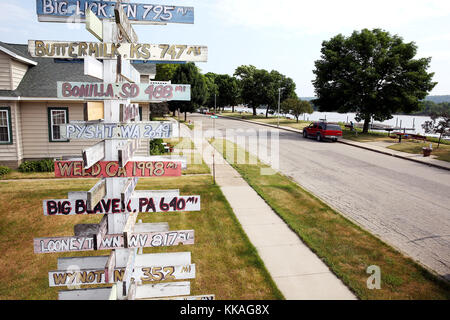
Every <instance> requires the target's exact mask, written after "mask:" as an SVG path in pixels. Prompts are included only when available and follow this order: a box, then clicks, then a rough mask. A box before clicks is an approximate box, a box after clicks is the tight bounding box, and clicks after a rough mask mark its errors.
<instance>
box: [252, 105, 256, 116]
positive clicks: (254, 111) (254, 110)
mask: <svg viewBox="0 0 450 320" xmlns="http://www.w3.org/2000/svg"><path fill="white" fill-rule="evenodd" d="M252 109H253V116H256V107H252Z"/></svg>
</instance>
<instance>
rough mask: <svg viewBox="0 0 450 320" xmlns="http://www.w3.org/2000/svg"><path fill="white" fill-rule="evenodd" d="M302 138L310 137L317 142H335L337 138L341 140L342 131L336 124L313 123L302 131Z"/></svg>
mask: <svg viewBox="0 0 450 320" xmlns="http://www.w3.org/2000/svg"><path fill="white" fill-rule="evenodd" d="M303 137H304V138H308V137H312V138H315V139H317V141H322V140H326V139H330V140H332V141H337V140H338V139H339V138H342V129H341V127H340V126H339V125H337V124H330V123H326V122H313V123H311V124H310V125H309V126H308V127H306V128H304V129H303Z"/></svg>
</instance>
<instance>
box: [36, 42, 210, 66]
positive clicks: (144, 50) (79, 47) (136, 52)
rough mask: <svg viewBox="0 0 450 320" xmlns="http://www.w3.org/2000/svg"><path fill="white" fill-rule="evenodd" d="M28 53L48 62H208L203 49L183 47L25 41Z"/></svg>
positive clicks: (148, 44)
mask: <svg viewBox="0 0 450 320" xmlns="http://www.w3.org/2000/svg"><path fill="white" fill-rule="evenodd" d="M28 51H29V53H30V55H31V56H32V57H37V58H52V59H55V58H60V59H80V58H84V57H86V56H91V57H95V58H97V59H114V58H117V57H118V56H119V55H121V56H122V57H123V58H124V59H130V60H142V61H166V62H207V61H208V47H207V46H202V45H184V44H183V45H179V44H173V45H171V44H150V43H144V44H137V43H99V42H84V41H76V42H67V41H48V40H29V41H28Z"/></svg>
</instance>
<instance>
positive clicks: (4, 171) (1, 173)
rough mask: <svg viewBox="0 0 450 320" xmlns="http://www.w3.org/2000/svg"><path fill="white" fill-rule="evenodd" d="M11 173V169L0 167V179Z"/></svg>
mask: <svg viewBox="0 0 450 320" xmlns="http://www.w3.org/2000/svg"><path fill="white" fill-rule="evenodd" d="M10 172H11V169H10V168H8V167H5V166H0V177H2V176H4V175H5V174H8V173H10Z"/></svg>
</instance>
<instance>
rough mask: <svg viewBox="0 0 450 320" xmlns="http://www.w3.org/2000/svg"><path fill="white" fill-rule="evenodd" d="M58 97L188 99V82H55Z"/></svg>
mask: <svg viewBox="0 0 450 320" xmlns="http://www.w3.org/2000/svg"><path fill="white" fill-rule="evenodd" d="M57 95H58V98H60V99H64V100H67V99H77V100H79V99H86V100H105V99H131V100H132V101H135V102H151V101H190V100H191V86H190V85H189V84H161V83H155V82H150V83H129V82H121V83H98V82H62V81H58V82H57Z"/></svg>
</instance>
